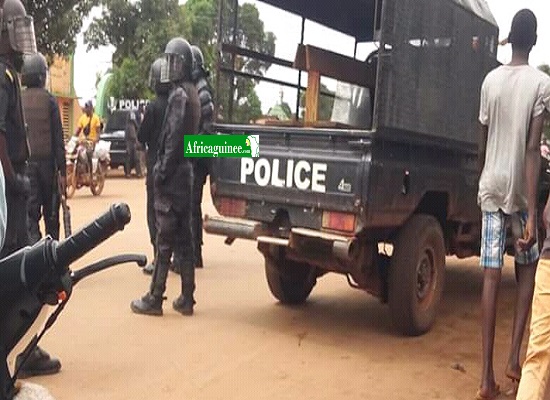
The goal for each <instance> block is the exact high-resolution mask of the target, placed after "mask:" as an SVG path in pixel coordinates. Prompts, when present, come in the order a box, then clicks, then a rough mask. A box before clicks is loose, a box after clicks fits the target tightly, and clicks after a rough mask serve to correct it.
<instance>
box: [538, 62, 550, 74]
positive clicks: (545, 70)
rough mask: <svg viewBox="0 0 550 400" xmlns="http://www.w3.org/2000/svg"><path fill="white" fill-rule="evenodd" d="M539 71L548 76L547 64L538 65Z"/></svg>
mask: <svg viewBox="0 0 550 400" xmlns="http://www.w3.org/2000/svg"><path fill="white" fill-rule="evenodd" d="M539 69H540V70H541V71H542V72H544V73H545V74H547V75H550V65H548V64H542V65H539Z"/></svg>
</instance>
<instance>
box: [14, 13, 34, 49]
mask: <svg viewBox="0 0 550 400" xmlns="http://www.w3.org/2000/svg"><path fill="white" fill-rule="evenodd" d="M8 31H9V36H10V43H11V47H12V48H13V50H14V51H17V52H19V53H23V54H34V53H36V37H35V36H34V22H33V19H32V17H30V16H28V15H27V16H24V17H23V16H21V17H15V18H13V19H12V20H11V21H9V22H8Z"/></svg>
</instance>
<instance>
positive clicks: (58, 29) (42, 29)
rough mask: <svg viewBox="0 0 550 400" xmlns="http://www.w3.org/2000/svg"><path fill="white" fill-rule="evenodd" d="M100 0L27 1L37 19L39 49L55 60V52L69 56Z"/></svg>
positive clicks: (35, 26)
mask: <svg viewBox="0 0 550 400" xmlns="http://www.w3.org/2000/svg"><path fill="white" fill-rule="evenodd" d="M97 2H98V0H33V1H30V0H27V1H26V2H25V1H24V3H26V4H25V8H26V9H27V12H28V13H29V14H30V15H32V17H33V19H34V31H35V34H36V45H37V48H38V51H40V52H41V53H42V54H44V55H45V56H46V57H47V58H48V60H49V61H50V62H51V61H52V60H53V56H54V55H56V54H57V55H62V56H69V55H71V54H72V53H73V52H74V50H75V47H76V37H77V34H78V33H79V32H80V30H81V29H82V21H83V20H84V18H85V17H86V16H87V15H88V14H89V12H90V10H91V9H92V7H93V6H94V5H96V4H97Z"/></svg>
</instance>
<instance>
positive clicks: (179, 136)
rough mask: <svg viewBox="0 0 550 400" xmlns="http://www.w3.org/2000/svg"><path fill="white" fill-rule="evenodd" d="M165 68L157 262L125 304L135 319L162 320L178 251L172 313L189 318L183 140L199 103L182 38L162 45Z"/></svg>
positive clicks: (189, 189)
mask: <svg viewBox="0 0 550 400" xmlns="http://www.w3.org/2000/svg"><path fill="white" fill-rule="evenodd" d="M164 53H165V59H166V64H164V66H163V70H162V71H161V82H172V83H173V84H174V87H173V88H172V90H171V92H170V96H169V98H168V106H167V108H166V116H165V119H164V123H163V127H162V132H161V135H160V138H159V149H158V159H157V162H156V164H155V168H154V172H153V173H154V178H153V179H154V186H155V189H154V190H155V211H156V218H157V228H158V233H157V257H156V260H155V263H156V264H155V270H154V273H153V278H152V282H151V287H150V289H149V291H148V292H147V293H146V294H145V295H144V296H143V297H141V298H140V299H137V300H134V301H132V303H131V309H132V311H133V312H135V313H138V314H147V315H162V302H163V300H164V297H163V296H164V292H165V290H166V279H167V277H168V270H169V265H170V257H171V255H172V251H173V249H174V248H178V247H180V246H181V248H182V249H183V251H182V262H181V265H180V268H181V271H180V274H181V285H182V288H181V295H180V296H179V297H178V298H177V299H176V300H174V302H173V303H172V306H173V308H174V310H176V311H178V312H180V313H181V314H183V315H192V314H193V306H194V304H195V300H194V292H195V266H194V261H195V256H194V239H193V227H192V207H193V197H192V196H193V166H192V164H191V161H190V160H189V159H187V158H185V157H184V147H183V142H184V135H186V134H190V135H196V134H197V133H198V131H199V123H200V102H199V97H198V94H197V90H196V88H195V86H194V85H193V83H192V82H191V72H192V65H193V55H192V52H191V46H190V45H189V43H188V42H187V41H186V40H185V39H183V38H174V39H172V40H170V41H169V42H168V44H167V45H166V49H165V51H164Z"/></svg>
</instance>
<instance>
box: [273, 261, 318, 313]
mask: <svg viewBox="0 0 550 400" xmlns="http://www.w3.org/2000/svg"><path fill="white" fill-rule="evenodd" d="M313 269H314V267H312V266H310V265H308V264H306V263H299V262H296V261H291V260H287V259H284V258H281V259H276V258H273V257H271V256H266V257H265V276H266V278H267V285H268V286H269V290H271V293H272V294H273V296H274V297H275V298H276V299H277V300H279V301H280V302H281V303H283V304H302V303H303V302H305V301H306V299H307V298H308V296H309V294H310V293H311V290H312V289H313V287H314V286H315V284H316V283H317V278H316V275H315V274H314V272H315V271H314V270H313Z"/></svg>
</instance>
